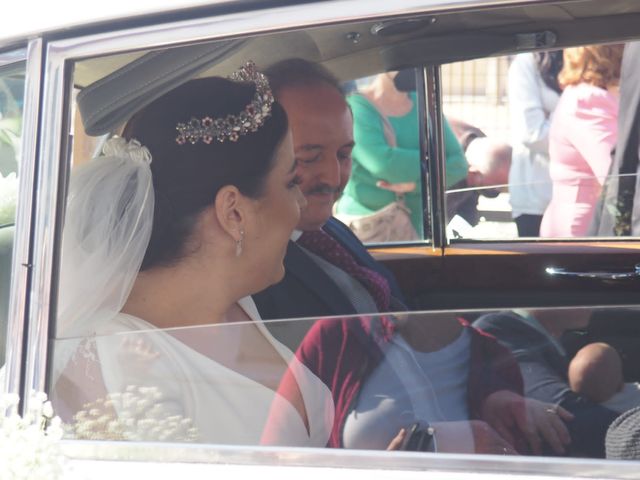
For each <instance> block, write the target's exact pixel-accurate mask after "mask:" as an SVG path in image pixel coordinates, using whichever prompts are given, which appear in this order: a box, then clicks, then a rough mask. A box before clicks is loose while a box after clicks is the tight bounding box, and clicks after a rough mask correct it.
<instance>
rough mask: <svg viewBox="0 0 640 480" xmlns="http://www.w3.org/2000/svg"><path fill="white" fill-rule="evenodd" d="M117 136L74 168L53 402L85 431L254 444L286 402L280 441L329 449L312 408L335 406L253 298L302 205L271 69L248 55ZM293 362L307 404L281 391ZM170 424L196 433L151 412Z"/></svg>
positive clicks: (279, 264)
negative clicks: (275, 408) (230, 71)
mask: <svg viewBox="0 0 640 480" xmlns="http://www.w3.org/2000/svg"><path fill="white" fill-rule="evenodd" d="M123 137H124V138H118V137H115V138H112V139H110V140H109V141H108V142H107V144H106V146H105V149H104V155H103V156H100V157H97V158H95V159H93V160H91V161H90V162H88V163H87V164H86V165H82V166H78V167H76V168H75V169H74V172H73V174H72V178H71V182H70V187H69V196H68V204H67V215H66V222H65V227H64V231H63V250H62V259H61V274H60V298H59V304H58V321H57V326H56V341H55V342H54V370H53V382H52V392H51V393H52V398H53V401H54V406H55V407H56V409H57V410H58V411H59V412H60V413H61V415H62V416H63V417H66V418H65V419H66V420H67V421H73V422H75V423H76V425H75V427H74V429H75V433H76V435H78V436H84V437H85V438H87V437H89V438H116V439H125V440H126V439H141V440H154V439H163V438H166V439H168V440H176V439H179V440H180V439H181V440H184V439H188V440H197V441H202V442H209V443H224V444H258V443H259V442H260V437H261V434H262V430H263V427H264V423H265V421H266V418H267V416H268V412H269V409H270V408H271V406H272V404H273V403H274V402H276V403H277V404H281V405H282V406H283V408H285V409H287V410H288V411H289V414H288V415H287V418H286V420H285V421H286V430H287V431H288V432H289V434H290V435H289V436H288V438H286V439H284V440H282V441H281V443H284V444H290V445H301V446H304V445H308V446H324V445H325V444H326V442H327V439H328V436H329V432H330V429H331V424H332V419H331V418H328V416H327V415H326V414H325V415H323V416H321V417H318V415H315V414H314V412H315V411H323V412H324V411H326V409H327V408H329V409H330V410H332V407H333V405H332V401H331V395H330V393H329V391H328V389H327V388H326V387H324V385H323V384H322V383H321V382H320V381H319V380H318V379H317V378H316V377H315V376H314V375H313V374H311V373H310V371H309V370H307V369H306V368H305V367H304V366H303V365H302V364H300V363H297V362H296V361H295V358H292V357H293V356H292V353H291V352H290V351H289V350H288V349H287V348H286V347H284V346H283V345H282V344H280V343H279V342H278V341H277V340H276V339H275V338H273V337H272V336H271V335H270V334H269V332H268V331H267V330H266V328H265V327H264V325H263V324H262V322H261V320H260V317H259V314H258V312H257V310H256V307H255V305H254V304H253V301H252V300H251V298H250V297H249V295H251V294H253V293H255V292H258V291H261V290H263V289H264V288H266V287H267V286H269V285H271V284H273V283H276V282H278V281H280V280H281V279H282V277H283V275H284V267H283V258H284V254H285V250H286V246H287V241H288V239H289V237H290V235H291V233H292V231H293V229H294V227H295V225H296V224H297V223H298V219H299V215H300V208H301V207H303V206H304V197H303V196H302V194H301V192H300V190H299V188H298V178H297V176H296V171H295V167H296V165H295V161H294V156H293V147H292V142H291V133H290V131H289V129H288V124H287V118H286V114H285V112H284V110H283V109H282V107H281V106H280V105H279V104H278V103H277V102H275V101H274V99H273V96H272V94H271V91H270V89H269V85H268V82H267V80H266V78H265V77H264V76H263V75H262V74H260V73H259V72H257V71H256V70H255V67H254V66H253V64H250V63H249V64H247V65H246V66H245V67H243V68H242V69H241V70H240V71H239V72H237V73H236V74H234V75H233V76H232V77H231V79H223V78H203V79H197V80H192V81H189V82H187V83H185V84H183V85H182V86H180V87H178V88H176V89H174V90H172V91H170V92H169V93H167V94H165V95H163V96H162V97H160V98H158V99H156V100H155V101H153V102H151V103H150V104H149V105H147V106H146V107H145V108H143V109H142V110H141V111H140V112H138V113H137V114H136V115H134V116H133V118H131V119H130V120H129V122H128V123H127V126H126V127H125V130H124V133H123ZM291 362H293V363H291ZM287 371H289V372H291V373H293V375H294V376H295V378H296V381H297V383H298V389H299V391H300V392H301V394H302V396H303V397H304V402H302V405H296V406H295V407H294V406H292V405H291V404H289V403H288V402H287V401H286V400H285V399H284V398H282V397H279V396H278V395H276V393H275V390H277V387H278V384H279V382H280V379H281V378H282V377H283V375H284V374H285V372H287ZM127 395H128V396H127ZM141 396H142V397H146V398H139V397H141ZM133 400H135V401H137V402H138V403H137V404H136V403H135V402H134V401H133ZM135 405H138V406H137V407H136V406H135ZM149 412H154V413H153V415H151V416H152V417H153V418H149V415H150V413H149ZM136 416H138V417H140V416H142V418H137V417H136ZM100 418H103V419H104V418H107V419H108V421H100V420H99V419H100ZM176 419H178V423H179V424H180V425H182V426H185V425H186V426H188V427H189V429H188V435H182V436H180V435H177V436H175V437H174V438H167V435H165V436H164V437H162V436H161V435H160V434H155V436H154V435H152V434H151V433H150V430H149V428H148V424H149V421H151V422H152V423H153V422H156V423H160V424H162V423H163V422H164V423H165V424H168V423H171V422H174V424H175V422H176ZM101 422H102V423H101ZM145 422H146V423H145ZM80 424H82V425H80ZM114 425H115V426H114ZM165 427H166V425H165ZM174 427H175V425H174ZM156 430H158V429H156ZM160 430H162V428H160ZM178 430H179V429H178ZM178 430H176V429H174V433H175V432H177V431H178ZM165 431H166V428H165ZM183 433H184V432H183ZM169 437H170V435H169Z"/></svg>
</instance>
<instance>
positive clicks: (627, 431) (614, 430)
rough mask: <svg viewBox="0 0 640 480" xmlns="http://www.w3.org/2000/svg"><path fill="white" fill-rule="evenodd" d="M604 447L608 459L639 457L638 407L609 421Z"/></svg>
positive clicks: (639, 418)
mask: <svg viewBox="0 0 640 480" xmlns="http://www.w3.org/2000/svg"><path fill="white" fill-rule="evenodd" d="M605 448H606V453H607V458H610V459H616V460H638V459H640V407H636V408H632V409H631V410H627V411H626V412H624V413H623V414H622V415H620V416H619V417H618V418H616V419H615V420H614V421H613V422H611V425H609V430H607V436H606V438H605Z"/></svg>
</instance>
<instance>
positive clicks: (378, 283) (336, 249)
mask: <svg viewBox="0 0 640 480" xmlns="http://www.w3.org/2000/svg"><path fill="white" fill-rule="evenodd" d="M298 243H299V244H300V245H302V246H303V247H304V248H306V249H307V250H309V251H310V252H312V253H315V254H316V255H318V256H319V257H321V258H323V259H325V260H326V261H327V262H329V263H331V264H333V265H335V266H336V267H338V268H340V269H341V270H343V271H344V272H346V273H348V274H349V275H351V276H352V277H353V278H355V279H356V280H358V281H359V282H360V283H361V284H362V285H363V286H364V287H365V288H366V289H367V291H368V292H369V294H370V295H371V297H372V298H373V300H374V301H375V302H376V305H377V306H378V311H379V312H386V311H388V310H389V301H390V298H391V290H390V288H389V282H387V280H386V279H385V278H384V277H383V276H382V275H380V274H379V273H378V272H375V271H373V270H371V269H370V268H366V267H363V266H361V265H360V264H358V262H356V260H355V259H354V258H353V255H351V254H350V253H349V252H348V251H347V250H346V249H345V248H344V247H343V246H342V245H340V243H338V241H337V240H335V239H334V238H333V237H332V236H331V235H329V234H328V233H326V232H325V231H324V230H313V231H307V232H302V235H301V236H300V238H299V239H298Z"/></svg>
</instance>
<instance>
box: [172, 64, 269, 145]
mask: <svg viewBox="0 0 640 480" xmlns="http://www.w3.org/2000/svg"><path fill="white" fill-rule="evenodd" d="M229 79H230V80H233V81H236V82H252V83H255V85H256V93H255V94H254V95H253V99H252V100H251V102H249V103H248V104H247V105H246V106H245V107H244V110H242V111H241V112H240V113H239V114H237V115H232V114H229V115H227V116H226V117H223V118H211V117H204V118H202V119H198V118H195V117H193V118H191V120H189V122H188V123H179V124H178V125H176V130H178V136H177V137H176V142H177V143H178V144H180V145H184V144H185V143H187V142H189V143H191V144H194V143H197V142H198V141H199V140H202V141H203V142H204V143H207V144H209V143H211V142H213V141H214V140H216V141H218V142H224V141H225V140H230V141H232V142H236V141H238V138H240V136H241V135H246V134H248V133H251V132H255V131H256V130H258V128H260V127H261V126H262V125H263V124H264V122H265V120H266V119H267V118H269V116H270V115H271V105H273V93H272V92H271V88H270V87H269V81H268V80H267V77H266V76H265V75H264V74H262V73H260V72H258V70H257V69H256V65H255V64H254V63H253V62H251V61H249V62H247V63H246V64H245V65H244V66H243V67H241V68H240V69H239V70H238V71H237V72H234V73H233V74H232V75H231V76H230V77H229Z"/></svg>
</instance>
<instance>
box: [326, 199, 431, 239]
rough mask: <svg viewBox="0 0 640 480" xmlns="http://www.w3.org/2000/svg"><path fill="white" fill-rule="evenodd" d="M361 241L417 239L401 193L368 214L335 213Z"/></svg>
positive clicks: (416, 233) (409, 212) (417, 236)
mask: <svg viewBox="0 0 640 480" xmlns="http://www.w3.org/2000/svg"><path fill="white" fill-rule="evenodd" d="M336 217H337V218H338V219H339V220H341V221H342V222H343V223H344V224H346V225H347V226H348V227H349V228H350V229H351V231H353V233H354V234H355V235H356V237H358V238H359V239H360V241H361V242H363V243H377V242H398V241H400V242H402V241H405V242H410V241H414V240H419V238H420V237H419V235H418V232H417V231H416V229H415V228H414V226H413V223H411V211H410V210H409V208H408V207H407V206H406V205H405V203H404V198H403V196H402V195H400V194H398V195H396V199H395V201H393V202H391V203H390V204H389V205H387V206H385V207H383V208H381V209H380V210H378V211H376V212H374V213H371V214H368V215H350V214H344V213H338V214H336Z"/></svg>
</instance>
